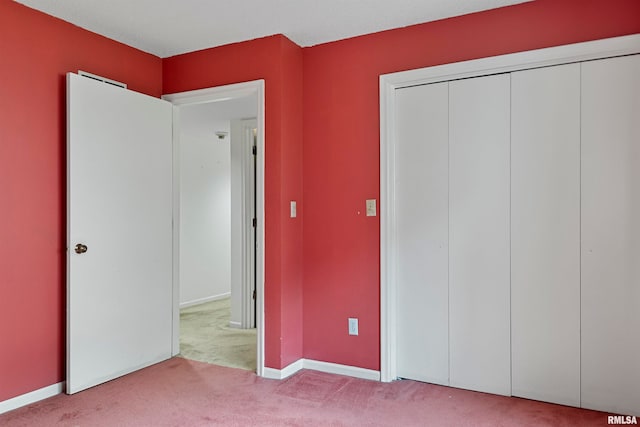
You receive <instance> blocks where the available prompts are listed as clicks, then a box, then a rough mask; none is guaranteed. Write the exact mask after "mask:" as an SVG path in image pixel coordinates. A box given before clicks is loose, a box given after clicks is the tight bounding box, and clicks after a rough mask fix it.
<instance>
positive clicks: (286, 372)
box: [262, 359, 380, 381]
mask: <svg viewBox="0 0 640 427" xmlns="http://www.w3.org/2000/svg"><path fill="white" fill-rule="evenodd" d="M302 369H310V370H313V371H320V372H327V373H329V374H336V375H346V376H349V377H354V378H362V379H365V380H373V381H380V371H374V370H371V369H364V368H358V367H356V366H348V365H339V364H337V363H329V362H320V361H317V360H309V359H300V360H297V361H295V362H294V363H292V364H291V365H289V366H287V367H285V368H283V369H273V368H266V367H265V368H264V371H263V372H262V374H263V375H262V376H263V377H265V378H270V379H274V380H282V379H285V378H287V377H290V376H291V375H293V374H295V373H296V372H298V371H300V370H302Z"/></svg>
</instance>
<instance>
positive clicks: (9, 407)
mask: <svg viewBox="0 0 640 427" xmlns="http://www.w3.org/2000/svg"><path fill="white" fill-rule="evenodd" d="M63 390H64V382H61V383H58V384H53V385H50V386H47V387H44V388H41V389H39V390H35V391H32V392H30V393H26V394H23V395H20V396H16V397H14V398H11V399H9V400H5V401H3V402H0V414H4V413H5V412H9V411H13V410H14V409H18V408H21V407H23V406H27V405H30V404H32V403H35V402H39V401H40V400H43V399H47V398H49V397H53V396H55V395H58V394H60V393H62V391H63Z"/></svg>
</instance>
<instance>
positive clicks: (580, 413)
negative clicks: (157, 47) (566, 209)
mask: <svg viewBox="0 0 640 427" xmlns="http://www.w3.org/2000/svg"><path fill="white" fill-rule="evenodd" d="M606 424H607V414H605V413H602V412H596V411H588V410H583V409H577V408H570V407H567V406H559V405H551V404H547V403H541V402H535V401H531V400H525V399H518V398H511V397H502V396H495V395H491V394H484V393H477V392H473V391H466V390H460V389H454V388H449V387H441V386H435V385H430V384H424V383H418V382H415V381H406V380H405V381H396V382H393V383H380V382H375V381H368V380H361V379H355V378H350V377H344V376H340V375H332V374H326V373H322V372H315V371H306V370H303V371H301V372H299V373H297V374H296V375H294V376H292V377H290V378H288V379H286V380H282V381H277V380H267V379H263V378H259V377H257V376H256V375H255V374H254V373H252V372H250V371H246V370H240V369H233V368H225V367H220V366H216V365H209V364H205V363H200V362H194V361H190V360H187V359H183V358H174V359H170V360H168V361H166V362H162V363H159V364H157V365H154V366H151V367H149V368H146V369H143V370H141V371H138V372H135V373H133V374H130V375H127V376H125V377H122V378H119V379H117V380H114V381H111V382H108V383H106V384H103V385H100V386H97V387H94V388H92V389H89V390H86V391H83V392H81V393H78V394H75V395H73V396H66V395H58V396H55V397H52V398H49V399H47V400H44V401H42V402H39V403H36V404H33V405H30V406H28V407H24V408H21V409H17V410H15V411H12V412H9V413H7V414H4V415H0V425H2V426H8V427H22V426H25V427H26V426H28V427H40V426H47V427H49V426H91V427H102V426H109V427H111V426H118V427H127V426H136V427H140V426H154V427H160V426H305V427H306V426H372V427H374V426H402V427H405V426H492V427H493V426H519V427H524V426H603V425H606Z"/></svg>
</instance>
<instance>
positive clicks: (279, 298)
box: [163, 35, 302, 369]
mask: <svg viewBox="0 0 640 427" xmlns="http://www.w3.org/2000/svg"><path fill="white" fill-rule="evenodd" d="M163 74H164V87H163V91H164V93H175V92H183V91H187V90H193V89H200V88H206V87H212V86H220V85H225V84H230V83H239V82H245V81H250V80H258V79H264V80H265V88H266V90H265V92H266V93H265V98H266V106H265V121H266V123H265V128H266V133H265V151H266V153H265V221H266V227H265V241H266V242H265V245H266V249H265V257H266V259H265V296H264V297H265V307H266V309H265V331H266V334H265V364H266V366H267V367H271V368H276V369H280V368H283V367H285V366H287V365H289V364H290V363H292V362H294V361H296V360H298V359H300V358H301V357H302V221H301V218H300V217H298V218H295V219H292V218H289V201H290V200H297V201H298V203H299V204H300V206H301V205H302V49H301V48H300V47H298V46H297V45H295V44H294V43H292V42H291V41H290V40H289V39H287V38H286V37H284V36H281V35H277V36H271V37H265V38H261V39H256V40H252V41H248V42H242V43H235V44H231V45H226V46H222V47H217V48H212V49H205V50H201V51H198V52H193V53H188V54H184V55H178V56H174V57H171V58H167V59H165V60H163Z"/></svg>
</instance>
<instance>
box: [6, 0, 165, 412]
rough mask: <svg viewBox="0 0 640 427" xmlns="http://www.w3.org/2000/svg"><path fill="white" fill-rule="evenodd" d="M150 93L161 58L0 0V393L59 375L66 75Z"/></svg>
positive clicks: (154, 91) (157, 89) (155, 91)
mask: <svg viewBox="0 0 640 427" xmlns="http://www.w3.org/2000/svg"><path fill="white" fill-rule="evenodd" d="M78 69H82V70H86V71H89V72H92V73H96V74H99V75H103V76H106V77H109V78H112V79H115V80H119V81H123V82H127V83H128V84H129V87H130V88H132V89H133V90H137V91H140V92H145V93H148V94H150V95H155V96H158V95H160V94H161V90H162V74H161V73H162V64H161V60H160V59H159V58H157V57H154V56H152V55H148V54H145V53H142V52H140V51H137V50H135V49H132V48H130V47H127V46H125V45H122V44H120V43H117V42H114V41H113V40H109V39H107V38H104V37H101V36H98V35H96V34H93V33H90V32H88V31H85V30H82V29H80V28H78V27H74V26H72V25H70V24H67V23H65V22H62V21H60V20H57V19H54V18H52V17H50V16H47V15H44V14H41V13H39V12H35V11H33V10H31V9H28V8H26V7H24V6H21V5H19V4H17V3H15V2H13V1H9V0H0V88H1V90H0V93H1V94H2V96H0V197H1V200H0V401H3V400H5V399H8V398H11V397H14V396H17V395H21V394H24V393H27V392H30V391H33V390H36V389H39V388H42V387H46V386H48V385H51V384H55V383H57V382H60V381H62V380H63V379H64V354H65V353H64V352H65V350H64V347H65V336H64V328H65V326H64V322H65V301H64V299H65V286H66V285H65V265H64V262H65V261H64V260H65V239H66V237H65V221H66V220H65V218H66V214H65V209H66V207H65V203H66V201H65V173H66V172H65V170H66V169H65V168H66V166H65V144H66V140H65V128H66V124H65V120H66V119H65V73H67V72H68V71H77V70H78Z"/></svg>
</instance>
